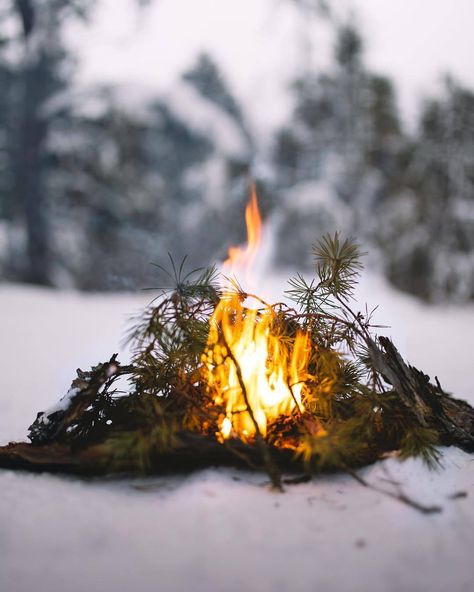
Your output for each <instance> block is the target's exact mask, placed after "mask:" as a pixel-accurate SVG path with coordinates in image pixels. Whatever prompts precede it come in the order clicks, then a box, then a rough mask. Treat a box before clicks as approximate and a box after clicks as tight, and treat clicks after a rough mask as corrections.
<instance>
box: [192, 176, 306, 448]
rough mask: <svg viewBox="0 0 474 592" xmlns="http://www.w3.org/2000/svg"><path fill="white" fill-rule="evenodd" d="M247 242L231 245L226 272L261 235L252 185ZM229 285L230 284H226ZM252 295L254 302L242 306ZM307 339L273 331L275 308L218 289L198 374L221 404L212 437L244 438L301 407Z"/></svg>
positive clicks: (247, 267)
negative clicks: (222, 412)
mask: <svg viewBox="0 0 474 592" xmlns="http://www.w3.org/2000/svg"><path fill="white" fill-rule="evenodd" d="M245 220H246V223H247V237H248V238H247V246H246V248H245V249H242V248H236V247H231V248H230V249H229V258H228V259H227V260H226V261H225V263H224V269H226V270H227V271H228V273H229V274H230V275H231V277H234V276H235V273H236V270H244V271H245V272H247V273H246V276H247V279H248V278H249V277H251V266H252V263H253V261H254V260H255V257H256V255H257V251H258V248H259V246H260V237H261V219H260V214H259V211H258V205H257V196H256V192H255V187H254V186H253V187H252V195H251V200H250V202H249V204H248V205H247V208H246V211H245ZM228 288H229V289H230V290H231V289H232V285H230V286H228ZM243 297H246V301H248V300H254V304H255V302H256V304H257V306H258V308H250V307H249V306H244V303H243V302H242V300H243ZM310 358H311V339H310V335H309V332H308V331H304V330H300V329H298V330H297V331H296V333H295V337H294V342H293V343H291V344H290V343H289V341H288V339H286V340H285V335H284V334H283V333H281V332H279V331H278V317H277V313H276V312H275V310H274V309H273V308H272V307H271V306H270V305H268V304H266V303H265V302H263V301H262V300H261V299H259V298H258V297H256V296H251V295H249V294H242V293H241V294H239V293H236V292H232V291H230V292H228V293H224V295H223V296H222V298H221V300H220V301H219V303H218V304H217V306H216V308H215V311H214V313H213V314H212V316H211V320H210V330H209V338H208V340H207V345H206V349H205V350H204V353H203V356H202V362H203V369H202V370H203V371H202V377H203V381H204V384H205V385H206V388H207V391H208V392H209V393H211V395H212V397H213V400H214V402H215V403H216V405H223V406H224V407H225V416H224V417H222V421H219V432H218V434H217V435H218V437H222V438H224V439H227V438H230V437H237V438H240V439H242V440H244V441H249V440H251V439H252V438H254V437H255V434H256V432H259V433H260V434H261V435H262V436H266V434H267V425H268V424H269V423H270V424H271V423H272V422H274V421H276V420H278V419H279V418H280V417H282V416H286V417H291V416H292V415H293V414H295V413H298V414H300V415H301V414H302V413H303V411H304V404H303V400H302V399H303V390H304V389H305V385H306V383H307V382H308V380H309V378H310V374H309V369H308V365H309V361H310Z"/></svg>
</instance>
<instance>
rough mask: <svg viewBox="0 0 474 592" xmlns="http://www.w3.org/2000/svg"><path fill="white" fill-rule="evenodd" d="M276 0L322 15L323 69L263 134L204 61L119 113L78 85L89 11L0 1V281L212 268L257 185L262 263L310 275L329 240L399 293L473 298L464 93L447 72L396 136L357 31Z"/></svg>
mask: <svg viewBox="0 0 474 592" xmlns="http://www.w3.org/2000/svg"><path fill="white" fill-rule="evenodd" d="M155 1H156V2H159V0H155ZM286 1H287V2H288V3H291V4H292V5H293V9H294V10H295V11H302V13H303V14H304V13H305V11H311V14H312V17H313V18H316V19H318V21H319V22H320V25H321V28H322V29H324V30H325V35H326V38H327V39H329V42H328V47H329V58H328V59H327V60H326V62H327V63H326V64H325V66H324V67H317V68H316V67H314V65H313V64H312V62H311V60H306V61H305V60H304V59H302V61H301V64H300V67H299V68H298V69H297V71H295V73H294V77H293V80H291V81H290V84H289V87H288V93H289V94H288V96H289V97H290V101H291V108H290V110H289V115H288V117H287V120H286V121H285V122H284V123H283V124H281V125H279V126H277V128H276V129H272V130H271V131H269V132H266V133H265V134H263V135H262V131H261V129H260V128H259V127H258V126H255V125H254V124H253V120H252V117H249V115H248V108H247V105H246V104H244V103H243V102H242V101H241V100H239V98H238V96H237V95H236V93H235V92H234V91H233V88H232V84H231V83H230V82H229V81H230V80H231V76H230V73H229V72H226V71H224V69H223V68H222V67H221V66H220V65H219V61H218V60H217V59H216V58H215V56H213V55H211V54H209V53H201V54H199V55H196V56H195V60H194V63H190V64H189V67H188V68H187V69H185V70H184V71H183V72H182V73H181V75H180V78H179V80H178V81H177V82H176V84H174V85H173V87H172V88H170V89H169V90H168V92H166V93H158V92H157V93H156V94H154V95H153V94H150V93H144V94H143V96H138V97H137V93H135V94H134V93H130V94H132V95H133V101H132V102H130V101H129V100H127V92H126V91H124V89H123V87H115V86H114V85H110V84H109V85H108V84H101V85H99V84H98V85H96V86H95V87H91V86H88V87H84V86H81V85H80V84H78V82H77V80H76V77H75V72H76V68H77V63H78V61H79V59H80V56H77V55H75V53H74V50H73V49H72V48H71V45H70V43H69V42H68V35H67V31H68V27H70V26H71V25H72V24H73V23H75V22H82V23H83V26H85V27H87V26H89V25H88V23H89V24H90V23H91V22H92V21H93V19H94V10H95V8H96V6H97V5H98V4H100V0H97V1H96V2H94V1H92V0H3V1H2V3H1V5H0V274H1V277H2V279H3V281H9V282H30V283H34V284H41V285H51V286H56V287H59V288H77V289H80V290H108V291H110V290H131V289H137V288H141V287H145V286H155V285H157V283H159V282H158V280H157V273H158V272H157V269H156V268H154V267H152V266H150V262H151V261H154V262H159V263H163V262H164V261H165V260H166V253H167V252H168V251H169V252H171V253H172V254H173V256H174V258H175V259H176V260H180V259H181V258H182V257H183V256H184V255H187V256H188V258H189V264H190V265H191V266H200V265H205V264H207V263H209V262H211V261H215V260H219V259H221V258H222V257H223V256H224V254H225V252H226V249H227V247H228V246H229V245H230V244H236V243H239V242H242V240H243V239H244V225H243V208H244V204H245V202H246V201H247V198H248V187H249V177H250V176H251V177H252V178H254V179H255V180H256V182H257V186H258V190H259V196H260V201H261V205H262V210H263V213H264V217H265V218H266V220H267V221H268V223H269V224H270V225H271V227H272V229H273V236H274V242H275V252H274V261H273V263H274V265H276V266H279V265H280V266H292V267H296V268H298V269H300V270H305V269H308V268H309V267H310V266H311V249H310V245H311V244H312V243H313V242H314V241H315V239H316V238H318V236H320V235H321V234H323V233H325V232H328V231H334V230H340V231H341V232H342V233H343V234H347V235H351V236H355V237H357V238H358V239H359V241H361V242H362V243H363V244H364V246H365V248H366V250H368V251H369V252H370V257H369V260H368V263H369V265H371V266H373V267H375V268H377V269H379V270H381V271H382V272H383V273H384V274H385V275H386V277H387V278H388V279H389V280H390V282H391V283H392V284H393V285H395V286H396V287H398V288H400V289H402V290H404V291H407V292H409V293H412V294H415V295H417V296H419V297H421V298H423V299H425V300H428V301H447V300H450V301H457V302H462V301H468V300H472V299H474V93H473V91H472V90H471V89H469V88H466V87H465V86H463V84H461V83H460V82H458V81H456V79H454V78H452V77H449V76H446V78H445V81H444V84H443V86H442V89H441V90H440V92H438V93H437V94H436V95H434V96H432V97H431V98H429V97H428V98H426V99H425V100H424V102H423V104H422V105H421V106H420V108H419V110H418V112H417V120H416V122H415V124H414V125H412V126H407V125H406V124H405V123H404V120H403V118H402V117H401V115H400V112H399V107H398V103H397V93H396V90H397V89H396V88H395V83H394V81H393V80H391V78H390V77H389V76H388V75H384V73H383V72H382V73H381V72H373V71H371V69H370V68H369V67H368V66H367V64H366V61H365V54H364V45H365V44H364V36H363V34H362V32H361V31H360V30H359V28H358V27H357V24H356V23H357V21H356V19H353V18H349V16H348V13H346V17H341V13H340V12H338V11H334V10H333V8H332V5H331V2H322V1H319V2H310V1H309V0H308V1H306V2H305V1H304V0H302V1H301V2H298V1H297V0H286ZM137 4H138V5H140V4H142V5H144V6H142V8H141V9H142V10H145V11H146V10H147V9H148V8H147V6H145V5H146V4H148V3H147V2H143V0H142V2H139V0H137ZM311 42H317V40H316V41H314V40H311V39H309V40H308V43H311ZM284 51H285V48H282V52H284ZM161 59H162V60H166V56H162V58H161ZM414 59H416V56H414ZM138 94H139V93H138Z"/></svg>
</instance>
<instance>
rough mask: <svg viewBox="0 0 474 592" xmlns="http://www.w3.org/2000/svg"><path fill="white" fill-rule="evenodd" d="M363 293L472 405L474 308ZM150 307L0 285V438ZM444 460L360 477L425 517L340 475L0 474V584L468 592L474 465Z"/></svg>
mask: <svg viewBox="0 0 474 592" xmlns="http://www.w3.org/2000/svg"><path fill="white" fill-rule="evenodd" d="M279 279H280V278H279V277H277V276H275V277H274V278H273V280H272V290H273V289H274V292H275V293H278V292H280V291H281V290H282V289H283V287H282V286H283V284H282V283H281V282H280V281H279ZM266 285H267V282H266ZM277 287H278V289H277ZM358 297H359V300H360V302H361V303H365V301H368V304H369V308H370V307H371V306H374V305H377V304H379V305H380V309H379V310H378V311H377V314H376V317H375V320H376V321H377V322H380V323H383V324H387V325H388V324H390V325H391V328H390V329H387V330H381V334H388V335H392V336H393V338H394V340H395V343H396V344H397V346H398V347H399V349H400V351H401V353H402V354H403V355H404V356H405V357H406V358H407V359H408V361H409V362H411V363H413V364H414V365H415V366H417V367H418V368H420V369H421V370H424V371H425V372H426V373H428V374H430V375H431V377H432V378H434V375H435V374H436V375H437V376H438V377H439V379H440V381H441V384H442V385H443V387H444V388H445V389H446V390H448V391H451V392H453V394H454V395H455V396H457V397H460V398H465V399H467V400H469V401H470V402H471V403H474V380H473V378H472V372H473V362H472V360H473V358H472V352H473V351H474V331H473V329H474V307H472V306H470V307H463V308H449V307H438V306H436V307H427V306H423V305H422V304H420V303H418V302H417V301H415V300H413V299H411V298H409V297H406V296H403V295H400V294H397V293H395V292H393V291H392V290H391V289H390V288H388V287H387V286H386V284H385V283H384V282H383V281H382V280H380V279H378V278H375V277H373V276H370V275H367V276H365V277H364V278H363V281H362V283H361V286H360V289H359V294H358ZM149 298H150V297H149V293H147V294H145V295H143V294H141V295H138V296H103V295H101V296H84V295H78V294H74V293H59V292H53V291H49V290H38V289H32V288H25V287H18V286H3V287H1V288H0V310H1V311H2V312H1V322H0V366H1V371H0V443H2V444H3V443H6V442H7V441H9V440H24V439H25V437H26V429H27V427H28V425H29V424H30V423H31V422H32V420H33V419H34V418H35V416H36V413H37V412H38V411H40V410H42V409H44V408H45V407H47V406H49V405H51V404H52V403H54V402H55V401H56V400H58V399H59V397H60V396H61V395H62V394H64V392H65V391H66V390H67V388H68V386H69V384H70V381H71V380H72V378H73V376H74V373H75V369H76V368H77V367H81V368H83V369H87V368H88V367H90V366H91V365H92V364H94V363H96V362H100V361H104V360H106V359H108V357H109V356H110V354H111V353H113V352H116V351H120V352H121V356H119V359H120V360H121V361H125V360H126V352H125V351H124V350H123V348H122V349H121V348H119V347H118V344H119V343H120V341H121V338H122V336H123V333H124V329H125V327H126V321H127V317H128V316H130V315H131V314H133V313H135V312H137V311H138V310H140V308H141V307H142V306H143V305H144V304H145V303H146V302H147V301H148V299H149ZM443 453H444V454H443V465H444V468H443V469H442V470H440V471H438V472H430V471H428V470H427V469H426V468H425V467H423V466H422V465H421V463H419V462H416V461H408V462H405V463H403V464H401V463H399V462H398V461H396V460H394V459H389V460H387V461H384V462H383V463H378V464H376V465H374V466H372V467H369V468H367V469H365V470H364V471H362V472H361V474H362V475H363V476H364V478H365V479H366V480H368V481H369V482H370V483H372V484H373V485H375V486H377V487H379V488H385V489H386V490H388V491H397V488H401V489H402V490H403V492H404V493H406V494H408V495H410V496H411V497H413V498H414V499H416V500H417V501H420V502H423V503H424V504H436V505H440V506H441V507H442V509H443V511H442V512H441V513H440V514H432V515H423V514H420V513H419V512H417V511H415V510H414V509H412V508H410V507H407V506H404V505H402V504H401V503H400V502H398V501H396V500H394V499H392V498H390V497H388V496H385V495H383V494H381V493H378V492H375V491H373V490H370V489H367V488H364V487H362V486H361V485H360V484H359V483H357V482H355V481H354V480H353V479H352V478H351V477H348V476H344V475H339V476H325V477H322V478H318V479H315V480H314V481H313V482H311V483H306V484H301V485H296V486H291V487H288V488H287V491H286V493H285V494H277V493H272V492H270V491H269V489H268V488H267V487H266V486H265V483H266V477H265V476H264V475H263V474H261V475H259V474H251V473H245V472H239V471H235V470H221V469H219V470H207V471H204V472H200V473H195V474H192V475H187V476H182V477H162V478H149V479H134V480H120V481H117V480H115V481H107V480H81V479H76V478H70V477H67V478H66V477H58V476H49V475H30V474H25V473H14V472H11V471H0V590H2V592H26V591H27V590H35V591H37V592H59V591H61V592H62V591H68V592H83V591H85V590H91V591H96V590H97V591H100V592H109V591H110V592H112V591H113V592H120V591H129V590H133V592H148V591H150V590H154V591H159V592H178V591H179V592H184V591H188V590H193V591H196V592H201V591H202V592H204V591H205V592H221V591H226V592H227V591H231V592H233V591H235V592H242V591H243V590H245V591H247V592H254V591H255V592H299V591H305V592H306V591H307V592H310V591H311V592H315V591H317V590H324V591H325V592H332V591H334V592H349V591H351V592H358V591H363V592H410V591H413V592H415V591H416V592H422V591H425V590H426V591H430V592H437V591H438V590H439V591H443V592H445V591H446V590H450V591H451V592H461V591H465V592H470V591H472V590H474V563H473V561H472V549H473V548H474V504H473V497H474V457H472V456H469V455H467V454H464V453H462V452H461V451H458V450H444V451H443ZM394 482H396V483H397V484H399V485H396V484H394ZM466 494H467V495H466Z"/></svg>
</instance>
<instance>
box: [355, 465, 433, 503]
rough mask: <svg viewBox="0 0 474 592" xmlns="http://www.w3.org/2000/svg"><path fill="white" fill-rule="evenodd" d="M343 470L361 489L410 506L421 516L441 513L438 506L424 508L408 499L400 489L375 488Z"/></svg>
mask: <svg viewBox="0 0 474 592" xmlns="http://www.w3.org/2000/svg"><path fill="white" fill-rule="evenodd" d="M344 470H345V471H346V473H347V474H348V475H350V476H351V477H352V478H353V479H355V481H357V482H358V483H360V484H361V485H362V486H363V487H367V488H368V489H372V491H377V492H378V493H382V494H383V495H387V496H388V497H391V498H393V499H396V500H398V501H399V502H402V504H405V505H407V506H410V507H411V508H414V509H415V510H418V512H421V513H422V514H439V513H440V512H442V511H443V509H442V508H441V507H440V506H425V505H424V504H421V503H420V502H417V501H415V500H413V499H411V498H409V497H408V496H407V495H406V494H405V493H403V491H402V490H401V489H400V487H397V489H398V492H397V493H393V492H392V491H387V490H386V489H382V488H380V487H377V486H376V485H372V484H371V483H369V482H368V481H366V480H365V479H364V478H363V477H361V476H360V475H358V474H357V473H356V472H355V471H353V470H352V469H349V468H348V467H345V468H344Z"/></svg>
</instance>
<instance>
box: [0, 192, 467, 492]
mask: <svg viewBox="0 0 474 592" xmlns="http://www.w3.org/2000/svg"><path fill="white" fill-rule="evenodd" d="M245 219H246V225H247V243H246V245H245V246H244V247H232V248H230V249H229V257H228V259H227V261H226V262H225V263H224V266H223V273H222V274H219V273H218V272H217V270H216V269H215V268H209V269H204V270H197V271H195V272H190V273H187V274H186V273H185V271H184V262H183V263H182V264H181V265H180V266H177V265H176V264H175V263H174V261H173V260H172V259H171V270H165V269H164V268H162V269H163V271H164V272H165V273H166V274H167V275H168V277H169V278H171V279H172V280H173V286H172V287H171V288H163V289H162V290H161V291H160V292H159V294H158V295H157V298H156V299H155V300H154V301H153V302H152V303H151V304H150V305H149V306H148V307H147V308H146V309H145V310H144V312H143V314H141V315H140V317H139V318H138V319H135V322H134V325H133V328H132V330H131V332H130V335H129V338H130V341H131V343H132V349H133V357H132V361H131V363H130V364H129V365H126V366H123V365H121V364H120V363H119V362H118V360H117V356H116V355H114V356H112V358H111V359H110V360H109V361H108V362H105V363H101V364H98V365H97V366H95V367H93V368H92V369H91V370H90V371H87V372H83V371H80V370H79V371H78V376H77V378H76V379H74V381H73V382H72V385H71V388H70V389H69V391H68V393H67V394H66V395H65V396H64V397H63V398H62V399H61V400H60V401H59V402H58V403H57V404H56V405H54V406H53V407H52V408H50V409H49V410H46V411H43V412H40V413H38V416H37V418H36V420H35V421H34V423H33V424H32V425H31V426H30V431H29V438H30V440H31V443H12V444H9V445H8V446H4V447H0V466H3V467H10V468H22V469H28V470H42V471H43V470H48V471H61V472H68V473H77V474H95V475H97V474H99V475H104V474H110V473H121V474H123V473H127V474H152V473H153V474H156V473H159V474H162V473H165V472H168V471H187V470H192V469H196V468H200V467H205V466H215V465H233V466H238V467H247V468H251V469H253V470H265V471H266V472H267V474H268V475H269V477H270V480H271V482H272V484H273V486H274V487H276V488H278V489H282V486H283V482H284V479H283V476H284V475H285V474H287V473H295V472H296V473H299V474H301V475H304V476H305V477H309V476H311V475H314V474H317V473H319V472H321V471H334V470H342V471H346V472H350V473H351V474H352V473H353V471H354V470H355V469H357V468H358V467H361V466H364V465H366V464H368V463H371V462H374V461H376V460H378V459H381V458H384V457H385V456H386V455H387V454H390V455H392V456H398V457H399V458H401V459H403V458H407V457H409V456H419V457H421V458H422V459H423V460H424V461H426V463H428V464H435V463H437V462H438V459H439V452H438V448H437V447H438V446H439V445H456V446H458V447H460V448H463V449H464V450H467V451H470V452H473V451H474V410H473V409H472V408H471V407H470V406H469V405H468V404H467V403H465V402H464V401H461V400H458V399H455V398H453V397H451V396H449V395H448V394H447V393H445V392H444V391H443V389H442V388H441V386H440V384H439V382H438V381H436V385H433V384H431V383H430V382H429V378H428V377H427V376H426V375H425V374H424V373H423V372H420V371H419V370H417V369H416V368H414V367H412V366H409V365H408V364H406V363H405V362H404V360H403V359H402V357H401V356H400V354H399V352H398V351H397V349H396V347H395V346H394V344H393V343H392V342H391V340H390V339H388V338H386V337H375V336H374V335H373V331H374V329H375V327H374V326H373V325H372V323H371V315H370V314H367V313H365V314H362V313H360V312H358V311H354V310H353V308H352V302H353V300H352V296H353V290H354V286H355V284H356V283H357V279H358V274H359V272H360V269H361V267H362V266H361V253H360V250H359V247H358V245H357V244H356V243H354V242H353V241H350V240H341V238H340V237H339V235H338V234H335V235H334V236H330V235H328V236H325V237H323V238H322V239H321V240H320V241H319V242H318V243H316V244H315V245H314V247H313V254H314V260H315V277H314V278H313V279H312V280H307V279H306V278H304V277H303V276H302V275H297V276H296V277H294V278H293V279H291V280H290V282H289V288H288V290H287V291H286V297H287V302H277V303H273V304H270V303H267V302H266V301H264V300H263V299H262V298H261V297H259V296H258V292H259V290H258V285H259V283H260V284H261V283H262V278H255V277H253V276H254V274H253V273H252V270H253V264H254V262H255V259H256V257H257V253H258V249H259V247H260V245H261V242H262V222H261V218H260V214H259V210H258V204H257V195H256V191H255V187H252V191H251V197H250V201H249V203H248V205H247V208H246V212H245ZM243 280H245V282H246V284H251V283H252V282H253V283H254V286H253V287H252V290H249V289H247V286H246V288H245V289H244V288H242V286H241V283H240V282H241V281H243ZM124 378H125V379H126V380H127V384H128V391H127V392H125V393H124V392H123V379H124Z"/></svg>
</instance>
